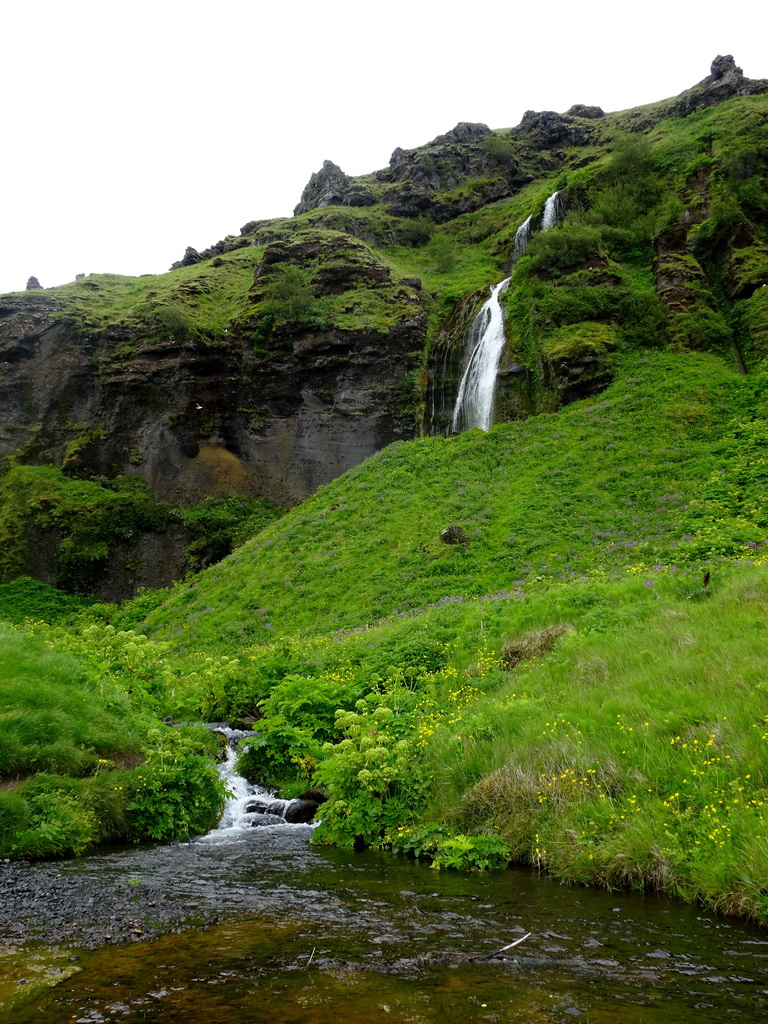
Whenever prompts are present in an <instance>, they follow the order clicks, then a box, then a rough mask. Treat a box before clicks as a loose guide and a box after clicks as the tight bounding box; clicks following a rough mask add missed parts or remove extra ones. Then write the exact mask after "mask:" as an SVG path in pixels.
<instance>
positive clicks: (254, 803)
mask: <svg viewBox="0 0 768 1024" xmlns="http://www.w3.org/2000/svg"><path fill="white" fill-rule="evenodd" d="M268 806H269V805H268V804H267V802H266V800H251V802H250V803H247V804H246V805H245V813H246V814H264V813H265V811H266V810H267V807H268Z"/></svg>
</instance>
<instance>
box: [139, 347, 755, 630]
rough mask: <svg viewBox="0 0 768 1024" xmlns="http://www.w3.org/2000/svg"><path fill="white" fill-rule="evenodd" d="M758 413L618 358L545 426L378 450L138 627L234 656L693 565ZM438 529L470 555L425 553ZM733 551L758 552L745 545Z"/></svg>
mask: <svg viewBox="0 0 768 1024" xmlns="http://www.w3.org/2000/svg"><path fill="white" fill-rule="evenodd" d="M755 401H756V400H755V396H754V385H753V384H752V383H751V382H750V381H747V380H745V379H744V378H741V377H739V376H737V375H736V374H734V373H733V372H732V371H730V370H728V369H727V368H726V367H725V366H724V365H723V364H722V363H721V362H720V361H719V360H717V359H715V358H713V357H709V356H696V355H688V356H682V355H673V354H660V353H654V354H649V355H647V356H639V357H632V358H628V359H627V361H626V363H625V372H624V373H623V374H622V376H621V377H620V379H619V380H618V381H617V382H616V383H615V384H614V385H612V387H611V388H609V389H608V391H606V392H605V393H604V394H603V395H601V396H600V398H599V400H589V401H585V402H582V403H578V404H576V405H574V406H571V407H569V408H568V409H566V410H565V411H563V412H562V413H560V414H558V415H557V416H537V417H533V418H531V419H529V420H527V421H524V422H519V423H507V424H502V425H499V426H497V427H495V428H494V429H493V430H491V431H490V432H489V433H488V434H483V433H481V432H480V431H471V432H468V433H465V434H462V435H460V436H458V437H455V438H450V439H446V438H440V437H437V438H429V439H423V440H421V441H417V442H410V443H403V444H397V445H394V446H392V447H390V448H389V449H386V450H384V451H383V452H381V453H379V454H378V455H376V456H374V457H373V458H372V459H370V460H368V462H366V463H365V464H364V465H362V466H360V467H358V468H357V469H355V470H352V471H351V472H349V473H347V474H345V476H343V477H342V478H340V479H339V480H337V481H335V482H334V483H332V484H331V485H329V486H328V487H325V488H323V489H322V490H321V491H319V492H318V493H317V495H315V496H314V497H313V498H312V499H310V500H309V501H307V502H305V503H304V504H303V505H302V506H300V507H299V508H298V509H295V510H294V511H293V512H291V513H289V515H288V516H286V518H284V519H283V520H281V521H280V522H279V523H278V524H276V525H275V526H273V527H270V528H268V529H267V530H266V531H265V532H264V533H263V534H261V535H260V536H259V537H258V538H257V539H255V540H254V541H253V542H251V543H249V544H247V545H245V546H244V547H243V548H241V549H239V550H238V551H237V552H236V553H235V554H234V555H233V556H231V557H230V558H229V559H228V560H227V561H225V562H223V563H221V564H220V565H218V566H215V567H213V568H212V569H210V570H208V571H207V572H206V573H204V574H202V575H200V576H198V577H196V578H195V579H194V580H193V581H191V582H190V583H188V584H187V585H186V586H183V587H181V588H179V589H177V590H176V591H174V593H173V595H172V596H171V598H170V600H169V601H167V602H166V603H165V604H163V605H162V607H161V608H159V609H158V610H156V611H155V612H154V613H152V614H151V615H150V616H149V618H148V619H147V622H146V625H147V627H148V628H150V629H152V630H157V631H158V632H159V633H161V634H162V635H164V636H167V637H178V638H179V642H180V643H181V644H182V646H187V645H194V646H195V647H201V646H212V647H213V646H219V645H221V644H222V643H223V644H225V645H226V646H228V647H235V648H236V647H237V646H239V645H242V644H243V643H248V642H249V641H251V640H255V639H259V640H261V639H265V638H267V637H271V636H274V635H279V634H282V633H290V632H293V631H295V630H296V629H303V630H310V631H311V630H314V631H322V632H325V631H327V630H329V629H333V628H339V627H350V626H358V625H360V624H362V623H365V622H370V621H372V620H375V619H377V618H380V617H381V616H384V615H387V614H389V613H391V612H396V611H402V610H404V609H407V608H413V607H419V606H424V605H426V604H429V603H433V602H436V601H438V600H440V599H444V598H446V597H447V596H449V595H475V596H477V595H482V594H493V593H496V592H499V591H515V590H517V589H520V588H522V589H529V588H530V587H531V586H538V587H541V586H543V585H544V584H545V581H558V580H560V579H562V578H572V577H574V576H584V575H587V574H589V573H590V572H594V571H596V570H599V571H600V572H610V571H613V570H614V568H615V569H619V568H621V567H626V566H629V565H633V564H637V563H647V564H649V565H653V564H655V563H658V562H661V561H663V562H665V563H670V562H673V561H678V562H681V563H682V562H685V561H687V560H690V559H691V558H699V557H704V556H708V555H709V554H710V552H713V550H714V549H715V548H717V542H716V541H715V540H712V542H710V541H708V540H707V538H706V537H704V536H703V532H704V531H705V530H706V528H708V527H711V522H710V520H711V518H712V516H713V514H714V513H713V511H712V508H711V507H710V505H711V504H712V502H713V501H714V500H715V498H716V495H713V496H712V497H711V500H710V504H709V505H708V504H707V500H706V498H707V494H708V491H707V487H708V486H709V485H708V483H707V481H708V480H709V478H710V477H711V476H712V474H714V473H717V472H718V471H719V469H720V467H721V465H722V464H723V461H724V458H725V456H724V453H723V450H722V449H721V446H722V445H725V446H726V447H727V441H726V440H725V438H726V437H727V436H728V435H729V432H730V430H731V427H730V426H729V424H730V421H731V419H732V418H733V417H739V416H747V417H749V416H751V415H752V413H753V410H754V407H755ZM753 469H754V471H755V472H757V467H753ZM746 472H747V476H749V473H750V472H751V470H749V468H748V469H747V471H746ZM745 484H746V488H747V491H749V490H750V487H751V486H752V485H751V484H749V481H748V480H745ZM699 497H701V498H702V499H704V504H703V505H702V506H701V507H699V506H698V505H697V499H698V498H699ZM733 500H734V502H735V506H737V505H738V499H737V498H734V499H733ZM735 506H734V509H732V510H731V512H730V513H729V514H731V515H733V514H735V513H736V512H737V511H738V509H737V508H736V507H735ZM721 518H722V517H721ZM452 522H455V523H457V524H459V525H460V526H462V527H463V528H464V529H465V531H466V532H467V535H468V537H469V541H470V543H469V545H468V546H467V547H464V546H461V547H447V546H446V545H444V544H442V543H441V542H440V539H439V536H440V531H441V530H442V529H443V528H444V527H446V526H447V525H448V524H449V523H452ZM745 531H746V533H749V528H748V527H746V526H745V527H744V528H743V529H742V533H744V532H745ZM726 532H727V531H726ZM731 532H733V531H731ZM753 534H754V536H753ZM735 539H736V540H738V541H739V543H743V542H745V541H747V540H753V541H754V540H759V539H761V537H760V536H759V528H753V529H752V532H751V533H749V535H748V536H747V535H746V534H745V535H744V536H742V537H737V538H735ZM730 540H731V542H733V540H734V537H730ZM732 546H733V544H731V547H732Z"/></svg>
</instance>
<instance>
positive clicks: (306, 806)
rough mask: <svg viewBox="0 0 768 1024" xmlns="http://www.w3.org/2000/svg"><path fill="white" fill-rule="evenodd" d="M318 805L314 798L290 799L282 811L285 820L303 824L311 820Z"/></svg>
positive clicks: (293, 823)
mask: <svg viewBox="0 0 768 1024" xmlns="http://www.w3.org/2000/svg"><path fill="white" fill-rule="evenodd" d="M319 806H320V804H318V803H316V802H315V801H314V800H291V802H290V803H289V804H288V805H287V806H286V808H285V811H284V817H285V820H286V821H287V822H288V823H289V824H290V825H304V824H306V823H307V822H308V821H312V819H313V818H314V816H315V812H316V811H317V809H318V807H319Z"/></svg>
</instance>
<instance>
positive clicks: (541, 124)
mask: <svg viewBox="0 0 768 1024" xmlns="http://www.w3.org/2000/svg"><path fill="white" fill-rule="evenodd" d="M514 134H515V136H516V137H518V138H520V137H522V136H526V135H527V136H529V137H530V139H531V141H532V142H533V144H534V145H535V146H537V147H539V148H541V149H551V148H553V147H555V146H583V145H584V144H585V143H586V142H587V141H588V139H587V136H586V133H585V131H584V129H583V128H581V127H580V126H579V125H575V124H574V123H573V120H572V118H570V117H568V116H567V115H566V116H565V117H563V116H562V115H561V114H556V113H555V111H554V110H542V111H539V112H537V111H535V110H526V112H525V113H524V114H523V119H522V121H521V122H520V124H519V125H518V126H517V128H516V129H515V130H514Z"/></svg>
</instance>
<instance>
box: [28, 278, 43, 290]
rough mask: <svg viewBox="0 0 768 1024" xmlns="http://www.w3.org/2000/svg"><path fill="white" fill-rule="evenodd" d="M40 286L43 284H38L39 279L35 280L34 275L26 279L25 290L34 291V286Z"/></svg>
mask: <svg viewBox="0 0 768 1024" xmlns="http://www.w3.org/2000/svg"><path fill="white" fill-rule="evenodd" d="M42 287H43V286H42V285H41V284H40V282H39V281H38V280H37V278H36V277H30V278H29V279H28V280H27V291H28V292H32V291H34V290H35V289H36V288H42Z"/></svg>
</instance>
